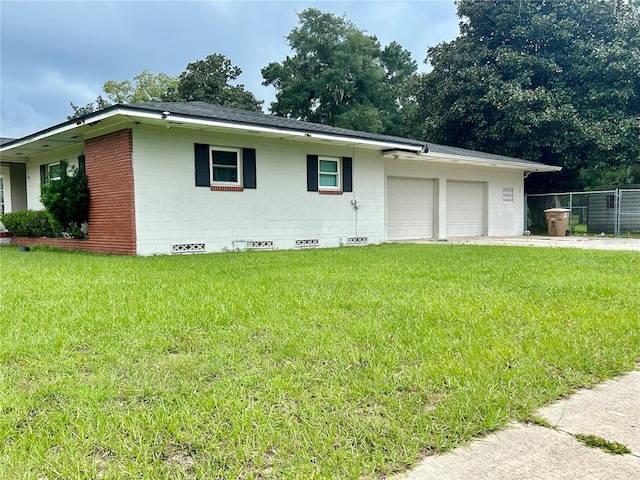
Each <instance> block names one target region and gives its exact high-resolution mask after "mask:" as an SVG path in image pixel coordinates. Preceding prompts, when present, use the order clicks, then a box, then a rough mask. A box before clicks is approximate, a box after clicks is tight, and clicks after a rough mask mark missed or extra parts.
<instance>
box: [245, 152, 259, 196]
mask: <svg viewBox="0 0 640 480" xmlns="http://www.w3.org/2000/svg"><path fill="white" fill-rule="evenodd" d="M242 184H243V187H244V188H256V150H255V148H243V149H242Z"/></svg>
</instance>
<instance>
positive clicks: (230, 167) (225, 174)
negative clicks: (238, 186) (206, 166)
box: [211, 149, 239, 183]
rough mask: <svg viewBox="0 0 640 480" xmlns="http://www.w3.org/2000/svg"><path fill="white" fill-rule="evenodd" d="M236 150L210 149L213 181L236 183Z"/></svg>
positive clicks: (237, 176)
mask: <svg viewBox="0 0 640 480" xmlns="http://www.w3.org/2000/svg"><path fill="white" fill-rule="evenodd" d="M238 157H239V155H238V150H237V149H224V150H222V149H212V150H211V164H212V167H213V168H212V169H211V171H212V177H213V178H212V180H213V181H214V182H224V183H238V178H239V175H238Z"/></svg>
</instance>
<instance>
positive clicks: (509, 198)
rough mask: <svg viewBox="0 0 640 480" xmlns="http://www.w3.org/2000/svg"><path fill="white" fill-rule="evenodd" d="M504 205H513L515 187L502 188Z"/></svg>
mask: <svg viewBox="0 0 640 480" xmlns="http://www.w3.org/2000/svg"><path fill="white" fill-rule="evenodd" d="M502 203H513V187H502Z"/></svg>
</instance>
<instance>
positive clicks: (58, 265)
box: [0, 245, 640, 480]
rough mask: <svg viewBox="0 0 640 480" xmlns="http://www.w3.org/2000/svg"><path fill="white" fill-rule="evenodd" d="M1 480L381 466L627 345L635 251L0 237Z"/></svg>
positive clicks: (493, 421)
mask: <svg viewBox="0 0 640 480" xmlns="http://www.w3.org/2000/svg"><path fill="white" fill-rule="evenodd" d="M0 280H1V293H0V295H1V297H0V479H3V480H4V479H16V478H28V479H31V478H33V479H37V478H42V479H48V478H51V479H54V478H56V479H57V478H65V479H67V478H69V479H75V478H78V479H80V478H104V479H111V478H138V479H139V478H145V479H157V478H172V479H173V478H198V479H200V478H202V479H204V478H206V479H214V478H246V479H250V478H350V479H358V478H379V477H381V476H384V475H386V474H389V473H393V472H397V471H402V470H404V469H406V468H407V467H408V466H409V465H411V464H412V463H413V462H415V461H416V460H417V459H418V458H419V457H421V456H422V455H425V454H429V453H430V452H433V451H444V450H447V449H450V448H452V447H453V446H455V445H458V444H460V443H462V442H465V441H468V440H469V439H470V438H471V437H472V436H474V435H483V434H486V433H487V432H490V431H492V430H495V429H497V428H500V427H503V426H505V425H506V424H507V423H508V422H509V420H511V419H520V420H524V419H527V418H528V417H529V415H530V414H531V413H532V412H533V411H534V410H535V409H536V408H538V407H539V406H540V405H542V404H544V403H546V402H550V401H552V400H554V399H556V398H558V397H559V396H561V395H564V394H566V393H568V392H570V391H572V390H573V389H575V388H577V387H580V386H589V385H592V384H594V383H595V382H600V381H602V380H603V379H605V378H609V377H612V376H615V375H617V374H620V373H622V372H624V371H628V370H630V369H633V368H634V365H635V362H637V361H640V313H639V312H640V254H639V253H637V252H607V251H586V250H578V249H575V250H574V249H550V248H549V249H543V248H518V247H479V246H460V245H458V246H454V245H386V246H382V247H375V246H371V247H363V248H339V249H330V250H307V251H278V252H246V253H228V254H216V255H194V256H173V257H169V256H167V257H147V258H130V257H115V256H100V255H89V254H80V253H62V252H55V251H47V250H44V249H42V250H34V251H31V252H29V253H24V252H18V251H17V250H16V249H14V248H0Z"/></svg>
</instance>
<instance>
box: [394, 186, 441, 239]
mask: <svg viewBox="0 0 640 480" xmlns="http://www.w3.org/2000/svg"><path fill="white" fill-rule="evenodd" d="M433 192H434V188H433V180H425V179H418V178H394V177H389V178H388V179H387V238H388V239H390V240H400V239H411V238H430V237H432V236H433Z"/></svg>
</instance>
